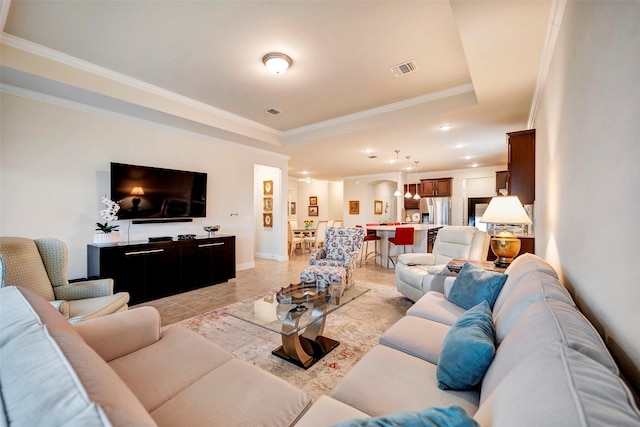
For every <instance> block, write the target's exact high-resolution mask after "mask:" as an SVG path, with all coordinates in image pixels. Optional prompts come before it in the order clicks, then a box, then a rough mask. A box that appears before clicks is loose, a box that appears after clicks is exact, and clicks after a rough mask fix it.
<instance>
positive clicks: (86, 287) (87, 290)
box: [53, 279, 113, 301]
mask: <svg viewBox="0 0 640 427" xmlns="http://www.w3.org/2000/svg"><path fill="white" fill-rule="evenodd" d="M53 292H54V293H55V294H56V298H57V299H64V300H68V301H72V300H77V299H85V298H96V297H106V296H107V295H113V279H96V280H86V281H84V282H75V283H69V284H68V285H62V286H54V288H53Z"/></svg>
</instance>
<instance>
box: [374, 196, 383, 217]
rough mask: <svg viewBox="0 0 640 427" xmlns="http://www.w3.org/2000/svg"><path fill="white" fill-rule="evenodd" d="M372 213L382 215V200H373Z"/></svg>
mask: <svg viewBox="0 0 640 427" xmlns="http://www.w3.org/2000/svg"><path fill="white" fill-rule="evenodd" d="M373 214H374V215H382V200H374V201H373Z"/></svg>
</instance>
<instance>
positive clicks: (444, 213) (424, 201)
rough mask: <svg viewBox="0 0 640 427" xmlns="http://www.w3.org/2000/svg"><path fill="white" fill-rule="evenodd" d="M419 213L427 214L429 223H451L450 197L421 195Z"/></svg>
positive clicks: (423, 216)
mask: <svg viewBox="0 0 640 427" xmlns="http://www.w3.org/2000/svg"><path fill="white" fill-rule="evenodd" d="M420 213H421V214H425V213H428V214H429V224H438V225H451V198H450V197H423V198H421V199H420ZM422 218H425V215H422ZM422 222H425V221H424V220H423V221H422Z"/></svg>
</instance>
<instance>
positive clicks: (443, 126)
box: [440, 125, 453, 132]
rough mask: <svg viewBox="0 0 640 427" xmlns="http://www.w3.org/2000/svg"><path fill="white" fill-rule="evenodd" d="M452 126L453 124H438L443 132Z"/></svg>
mask: <svg viewBox="0 0 640 427" xmlns="http://www.w3.org/2000/svg"><path fill="white" fill-rule="evenodd" d="M452 127H453V126H451V125H442V126H440V130H441V131H443V132H446V131H448V130H449V129H451V128H452Z"/></svg>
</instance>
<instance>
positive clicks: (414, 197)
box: [413, 160, 420, 200]
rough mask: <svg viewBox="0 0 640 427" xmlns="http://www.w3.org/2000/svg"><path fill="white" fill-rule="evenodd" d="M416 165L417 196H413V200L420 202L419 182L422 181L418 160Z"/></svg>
mask: <svg viewBox="0 0 640 427" xmlns="http://www.w3.org/2000/svg"><path fill="white" fill-rule="evenodd" d="M414 163H415V164H416V194H415V195H414V196H413V199H414V200H420V193H418V181H419V180H420V179H419V178H418V160H416V161H415V162H414Z"/></svg>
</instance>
